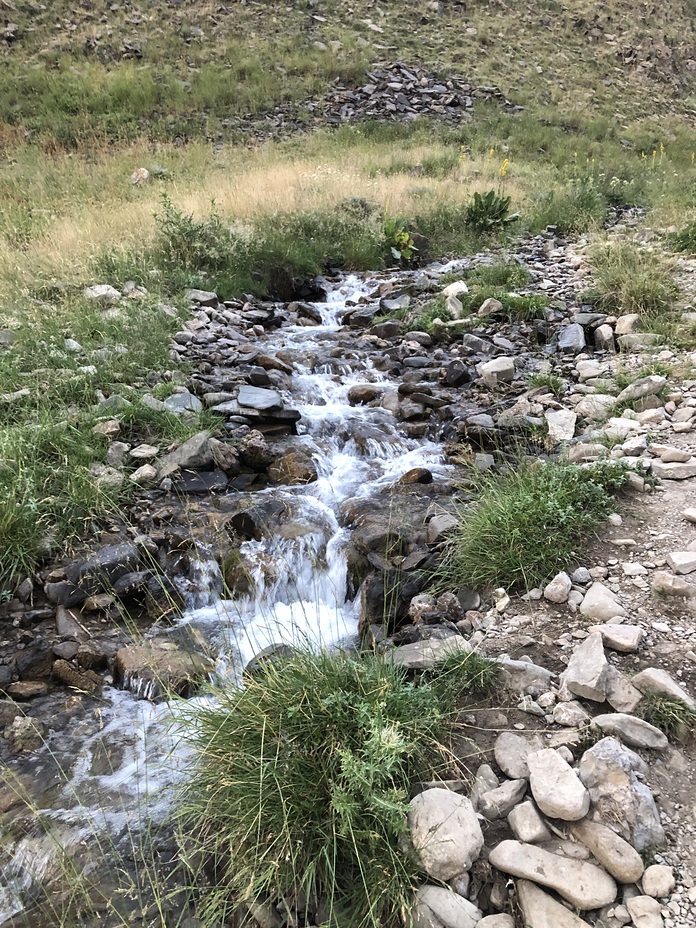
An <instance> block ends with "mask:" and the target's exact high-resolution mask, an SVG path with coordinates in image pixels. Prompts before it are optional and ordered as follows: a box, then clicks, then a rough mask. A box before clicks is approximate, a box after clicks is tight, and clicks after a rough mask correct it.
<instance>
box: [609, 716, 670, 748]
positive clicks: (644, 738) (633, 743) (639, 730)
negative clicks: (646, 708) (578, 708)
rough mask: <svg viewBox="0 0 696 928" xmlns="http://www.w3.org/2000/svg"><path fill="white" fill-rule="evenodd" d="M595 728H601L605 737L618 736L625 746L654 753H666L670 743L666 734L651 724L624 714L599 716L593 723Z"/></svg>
mask: <svg viewBox="0 0 696 928" xmlns="http://www.w3.org/2000/svg"><path fill="white" fill-rule="evenodd" d="M592 724H593V726H594V727H595V728H599V729H600V730H601V731H602V732H604V734H605V735H617V736H618V737H619V738H621V740H622V741H623V742H624V744H627V745H628V746H629V747H632V748H650V749H651V750H653V751H664V750H666V748H667V747H668V746H669V741H668V740H667V736H666V735H665V733H664V732H662V731H660V729H659V728H655V726H654V725H651V724H650V723H649V722H645V721H644V720H643V719H639V718H636V716H635V715H627V714H626V713H624V712H609V713H607V714H606V715H597V716H595V718H594V719H593V721H592Z"/></svg>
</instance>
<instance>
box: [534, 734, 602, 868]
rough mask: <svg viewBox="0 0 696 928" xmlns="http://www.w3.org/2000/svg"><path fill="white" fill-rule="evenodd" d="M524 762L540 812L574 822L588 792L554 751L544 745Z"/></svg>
mask: <svg viewBox="0 0 696 928" xmlns="http://www.w3.org/2000/svg"><path fill="white" fill-rule="evenodd" d="M527 765H528V767H529V786H530V789H531V792H532V796H533V797H534V801H535V802H536V804H537V806H538V807H539V809H540V810H541V811H542V812H543V813H544V815H548V816H550V817H551V818H560V819H562V820H563V821H564V822H574V821H577V820H578V819H581V818H584V817H585V816H586V815H587V813H588V811H589V809H590V794H589V793H588V791H587V790H586V789H585V786H584V785H583V784H582V782H581V781H580V779H579V778H578V776H577V775H576V773H575V771H574V770H573V768H572V767H571V766H570V764H568V763H567V762H566V761H565V760H564V759H563V758H562V757H561V755H560V754H559V753H558V751H554V750H553V749H552V748H545V749H544V750H542V751H536V752H535V753H534V754H529V755H528V757H527ZM517 875H518V876H524V874H517Z"/></svg>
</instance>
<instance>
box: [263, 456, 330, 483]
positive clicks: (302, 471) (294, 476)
mask: <svg viewBox="0 0 696 928" xmlns="http://www.w3.org/2000/svg"><path fill="white" fill-rule="evenodd" d="M268 476H269V478H270V480H271V481H272V482H273V483H282V484H285V485H286V486H290V487H296V486H301V485H303V484H306V483H312V482H314V481H315V480H316V479H317V476H318V475H317V469H316V467H315V465H314V461H312V459H311V458H310V457H309V455H307V454H304V453H303V452H302V451H290V452H289V453H288V454H285V455H283V457H281V458H278V459H277V460H276V461H274V462H273V463H272V464H270V465H269V467H268Z"/></svg>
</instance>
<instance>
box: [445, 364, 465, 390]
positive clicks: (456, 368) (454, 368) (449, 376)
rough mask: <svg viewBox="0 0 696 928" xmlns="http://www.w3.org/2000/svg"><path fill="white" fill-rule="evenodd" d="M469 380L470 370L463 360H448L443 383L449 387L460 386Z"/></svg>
mask: <svg viewBox="0 0 696 928" xmlns="http://www.w3.org/2000/svg"><path fill="white" fill-rule="evenodd" d="M470 380H471V371H470V370H469V368H468V367H467V366H466V364H464V362H463V361H459V360H454V361H450V363H449V364H448V365H447V368H446V369H445V383H446V384H448V386H450V387H461V386H462V385H463V384H465V383H469V381H470Z"/></svg>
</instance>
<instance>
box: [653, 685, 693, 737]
mask: <svg viewBox="0 0 696 928" xmlns="http://www.w3.org/2000/svg"><path fill="white" fill-rule="evenodd" d="M639 710H640V713H641V715H642V717H643V718H644V719H645V721H646V722H650V724H651V725H654V726H655V727H656V728H659V729H660V730H661V731H663V732H664V733H665V734H666V735H667V737H668V738H680V736H682V735H683V734H684V732H693V731H694V729H695V728H696V711H694V710H693V709H691V708H690V707H689V706H687V705H686V703H683V702H681V700H679V699H671V698H670V697H669V696H662V695H660V694H659V693H646V694H645V696H643V698H642V700H641V701H640V706H639Z"/></svg>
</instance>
